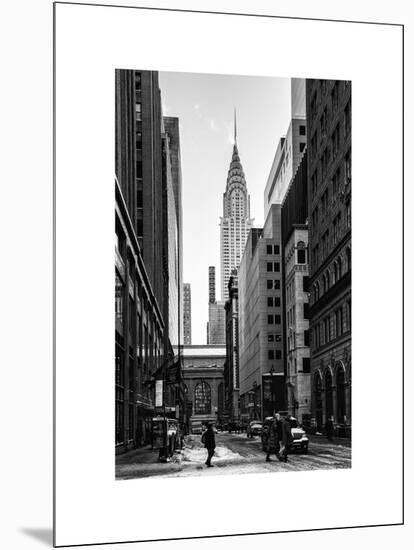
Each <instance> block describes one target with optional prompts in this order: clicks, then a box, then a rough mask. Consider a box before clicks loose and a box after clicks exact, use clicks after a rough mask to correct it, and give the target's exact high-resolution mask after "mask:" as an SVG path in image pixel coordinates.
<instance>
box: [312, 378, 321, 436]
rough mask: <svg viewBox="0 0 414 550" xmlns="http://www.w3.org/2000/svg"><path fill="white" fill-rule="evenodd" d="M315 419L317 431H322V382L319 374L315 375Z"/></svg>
mask: <svg viewBox="0 0 414 550" xmlns="http://www.w3.org/2000/svg"><path fill="white" fill-rule="evenodd" d="M314 386H315V417H316V426H317V429H318V431H320V430H321V429H322V380H321V376H320V374H319V372H317V373H316V374H315V378H314Z"/></svg>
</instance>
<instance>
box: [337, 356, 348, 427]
mask: <svg viewBox="0 0 414 550" xmlns="http://www.w3.org/2000/svg"><path fill="white" fill-rule="evenodd" d="M345 412H346V409H345V371H344V368H343V366H342V365H341V366H338V368H337V371H336V415H337V419H338V422H339V423H340V424H344V423H345Z"/></svg>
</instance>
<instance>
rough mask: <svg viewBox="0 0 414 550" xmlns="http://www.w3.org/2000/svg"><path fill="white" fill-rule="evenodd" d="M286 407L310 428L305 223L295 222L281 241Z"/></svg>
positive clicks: (306, 238) (307, 279)
mask: <svg viewBox="0 0 414 550" xmlns="http://www.w3.org/2000/svg"><path fill="white" fill-rule="evenodd" d="M284 262H285V284H284V288H285V304H286V305H285V323H286V332H285V342H286V386H287V388H286V389H287V392H286V394H287V410H288V412H289V413H290V414H291V415H292V416H295V417H296V418H297V419H298V420H299V422H301V423H302V424H303V425H305V426H308V427H310V420H311V416H310V414H311V383H310V382H311V380H310V347H309V341H310V338H309V271H308V226H307V225H295V226H294V227H293V228H292V232H291V233H290V236H289V238H288V239H287V242H286V244H285V251H284Z"/></svg>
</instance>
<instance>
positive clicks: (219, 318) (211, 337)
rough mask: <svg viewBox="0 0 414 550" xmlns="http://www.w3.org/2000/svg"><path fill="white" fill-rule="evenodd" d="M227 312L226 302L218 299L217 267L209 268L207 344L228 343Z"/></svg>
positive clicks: (219, 344)
mask: <svg viewBox="0 0 414 550" xmlns="http://www.w3.org/2000/svg"><path fill="white" fill-rule="evenodd" d="M225 317H226V314H225V310H224V302H223V301H217V300H216V268H215V267H214V266H212V265H211V266H209V268H208V322H207V344H209V345H215V346H224V345H225V344H226V319H225Z"/></svg>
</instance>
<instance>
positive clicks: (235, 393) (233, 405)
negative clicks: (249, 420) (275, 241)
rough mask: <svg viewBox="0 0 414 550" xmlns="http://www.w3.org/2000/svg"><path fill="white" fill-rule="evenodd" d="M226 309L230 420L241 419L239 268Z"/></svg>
mask: <svg viewBox="0 0 414 550" xmlns="http://www.w3.org/2000/svg"><path fill="white" fill-rule="evenodd" d="M225 311H226V362H225V365H224V404H225V407H224V408H225V411H226V417H227V418H228V419H229V420H230V421H238V420H239V419H240V391H239V390H240V370H239V292H238V279H237V269H233V271H232V272H231V276H230V279H229V298H228V300H227V302H226V304H225Z"/></svg>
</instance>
